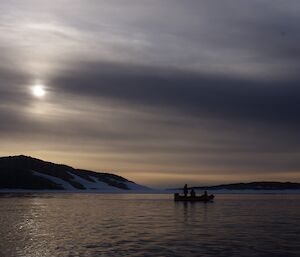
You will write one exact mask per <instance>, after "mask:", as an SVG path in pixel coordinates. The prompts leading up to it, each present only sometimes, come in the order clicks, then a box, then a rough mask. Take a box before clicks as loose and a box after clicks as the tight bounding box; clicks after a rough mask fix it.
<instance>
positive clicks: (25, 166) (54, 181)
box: [0, 155, 152, 193]
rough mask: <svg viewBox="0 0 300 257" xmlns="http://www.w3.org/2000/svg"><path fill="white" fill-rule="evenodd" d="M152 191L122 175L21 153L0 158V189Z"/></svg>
mask: <svg viewBox="0 0 300 257" xmlns="http://www.w3.org/2000/svg"><path fill="white" fill-rule="evenodd" d="M20 190H21V191H22V190H29V191H31V190H34V191H36V190H47V191H49V190H51V191H52V190H53V191H54V190H59V191H81V192H84V191H91V192H92V191H95V192H125V193H128V192H151V191H152V189H150V188H148V187H145V186H141V185H138V184H136V183H134V182H132V181H129V180H127V179H125V178H123V177H120V176H117V175H114V174H110V173H98V172H94V171H88V170H80V169H74V168H72V167H70V166H66V165H62V164H54V163H50V162H45V161H42V160H39V159H35V158H32V157H28V156H24V155H20V156H12V157H1V158H0V191H20Z"/></svg>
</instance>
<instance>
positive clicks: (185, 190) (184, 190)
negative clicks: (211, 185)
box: [183, 184, 189, 197]
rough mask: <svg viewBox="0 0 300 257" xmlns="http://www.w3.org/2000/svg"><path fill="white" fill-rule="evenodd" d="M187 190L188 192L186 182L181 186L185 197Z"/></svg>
mask: <svg viewBox="0 0 300 257" xmlns="http://www.w3.org/2000/svg"><path fill="white" fill-rule="evenodd" d="M188 192H189V190H188V186H187V184H185V185H184V187H183V194H184V196H185V197H187V195H188Z"/></svg>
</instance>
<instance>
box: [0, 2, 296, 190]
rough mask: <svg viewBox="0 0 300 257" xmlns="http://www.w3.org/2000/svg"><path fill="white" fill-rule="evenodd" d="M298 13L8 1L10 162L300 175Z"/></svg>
mask: <svg viewBox="0 0 300 257" xmlns="http://www.w3.org/2000/svg"><path fill="white" fill-rule="evenodd" d="M299 11H300V4H299V3H298V1H292V0H289V1H284V2H282V1H251V2H249V1H233V0H232V1H226V2H222V3H215V2H207V1H188V2H182V1H168V0H165V1H146V0H144V1H140V0H139V1H130V3H126V4H124V1H109V3H108V2H107V1H92V0H89V1H87V2H85V3H83V2H82V1H51V2H47V3H44V2H43V3H41V2H40V1H35V0H26V1H10V2H9V3H8V2H4V1H2V2H0V13H1V15H0V32H1V37H0V49H1V60H2V61H1V64H0V119H1V123H0V140H1V142H2V147H1V150H0V154H1V155H8V154H19V153H23V154H31V155H35V156H36V157H41V158H45V159H49V160H52V161H56V162H61V163H68V164H70V165H74V166H77V167H83V168H91V169H94V170H99V171H101V170H107V171H110V172H116V173H118V174H120V175H123V176H125V177H126V176H127V177H128V176H129V179H132V180H137V181H138V182H140V183H145V184H150V185H152V186H153V185H154V186H161V187H163V186H173V185H177V184H180V183H183V182H185V181H187V182H193V183H196V184H197V183H198V184H208V183H219V182H229V181H230V182H231V181H249V180H260V179H268V180H294V181H299V179H300V162H299V161H298V160H299V159H300V158H299V157H300V156H299V150H300V149H299V145H300V144H299V143H300V136H299V133H298V131H299V129H300V116H299V112H300V101H299V100H300V89H299V82H300V77H299V75H298V73H297V72H298V70H299V68H300V62H299V60H300V48H299V44H298V42H299V40H300V29H299V26H298V24H299V22H300V17H299V15H298V14H299ZM35 84H43V85H45V87H46V90H47V94H46V96H45V98H43V99H36V98H35V97H34V96H32V94H31V91H30V88H31V87H32V86H33V85H35Z"/></svg>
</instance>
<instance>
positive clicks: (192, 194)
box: [191, 188, 196, 197]
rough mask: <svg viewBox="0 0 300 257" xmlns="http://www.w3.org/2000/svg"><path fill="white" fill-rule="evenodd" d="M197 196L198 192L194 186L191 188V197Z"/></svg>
mask: <svg viewBox="0 0 300 257" xmlns="http://www.w3.org/2000/svg"><path fill="white" fill-rule="evenodd" d="M195 196H196V192H195V190H194V188H192V190H191V197H195Z"/></svg>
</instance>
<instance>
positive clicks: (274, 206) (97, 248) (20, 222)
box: [0, 194, 300, 257]
mask: <svg viewBox="0 0 300 257" xmlns="http://www.w3.org/2000/svg"><path fill="white" fill-rule="evenodd" d="M299 200H300V196H299V195H284V196H281V195H241V196H238V195H218V196H217V198H216V200H215V202H214V203H208V204H204V203H194V204H193V203H182V202H174V201H173V200H172V196H171V195H118V194H112V195H109V194H31V195H22V194H18V195H7V194H6V195H1V196H0V206H1V209H0V236H1V237H0V238H1V241H0V256H5V257H17V256H20V257H27V256H28V257H55V256H172V257H173V256H226V257H228V256H299V254H300V244H299V242H300V225H299V224H300V217H299V213H300V201H299Z"/></svg>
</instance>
